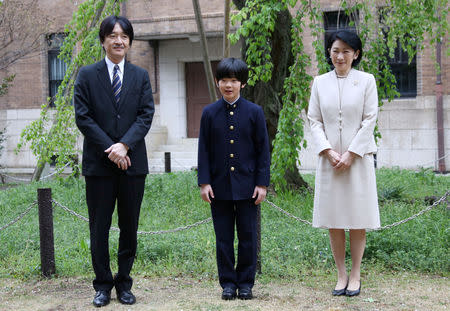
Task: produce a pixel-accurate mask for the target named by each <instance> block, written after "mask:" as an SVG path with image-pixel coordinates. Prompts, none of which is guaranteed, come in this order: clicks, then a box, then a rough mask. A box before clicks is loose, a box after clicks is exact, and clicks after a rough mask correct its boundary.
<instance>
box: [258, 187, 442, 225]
mask: <svg viewBox="0 0 450 311" xmlns="http://www.w3.org/2000/svg"><path fill="white" fill-rule="evenodd" d="M449 194H450V191H447V192H446V193H445V194H444V195H443V196H442V197H441V198H440V199H439V200H437V201H435V202H434V203H433V204H432V205H430V206H427V207H425V208H424V209H423V210H421V211H420V212H418V213H416V214H414V215H412V216H410V217H408V218H405V219H403V220H400V221H397V222H394V223H392V224H390V225H386V226H382V227H380V228H377V229H373V230H371V231H380V230H385V229H389V228H392V227H396V226H398V225H401V224H404V223H405V222H408V221H410V220H412V219H414V218H417V217H419V216H420V215H422V214H424V213H426V212H428V211H430V210H431V209H432V208H433V207H435V206H437V205H439V204H441V203H442V202H444V201H446V200H447V197H448V195H449ZM265 201H266V202H267V203H269V204H270V205H271V206H272V207H273V208H275V209H276V210H278V211H280V212H282V213H283V214H285V215H286V216H288V217H291V218H293V219H295V220H297V221H299V222H302V223H305V224H307V225H310V226H312V223H311V222H310V221H308V220H305V219H302V218H300V217H297V216H295V215H292V214H291V213H289V212H287V211H285V210H284V209H282V208H281V207H279V206H277V205H276V204H275V203H273V202H271V201H269V200H267V199H266V200H265Z"/></svg>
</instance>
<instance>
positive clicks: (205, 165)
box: [198, 58, 270, 300]
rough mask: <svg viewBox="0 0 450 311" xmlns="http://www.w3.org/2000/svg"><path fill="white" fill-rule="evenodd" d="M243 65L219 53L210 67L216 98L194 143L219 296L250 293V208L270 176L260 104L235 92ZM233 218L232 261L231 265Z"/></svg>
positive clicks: (252, 270) (252, 249)
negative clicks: (207, 206) (212, 239)
mask: <svg viewBox="0 0 450 311" xmlns="http://www.w3.org/2000/svg"><path fill="white" fill-rule="evenodd" d="M247 78H248V68H247V65H246V64H245V63H244V62H243V61H242V60H239V59H235V58H225V59H223V60H222V61H221V62H220V63H219V65H218V66H217V70H216V83H217V87H218V88H219V91H220V93H221V94H222V98H221V99H219V100H218V101H216V102H215V103H213V104H211V105H208V106H206V107H205V109H204V110H203V114H202V119H201V125H200V136H199V146H198V184H199V185H200V187H201V188H200V194H201V197H202V199H203V200H204V201H206V202H208V203H210V204H211V213H212V217H213V223H214V231H215V233H216V257H217V267H218V272H219V283H220V285H221V287H222V288H223V291H222V299H224V300H231V299H234V298H236V290H238V295H237V296H238V298H240V299H252V298H253V294H252V288H253V285H254V282H255V274H256V210H257V207H256V205H258V204H259V203H261V202H262V201H263V200H264V198H265V197H266V187H267V186H268V185H269V179H270V176H269V175H270V154H269V139H268V135H267V128H266V121H265V118H264V113H263V110H262V109H261V107H260V106H258V105H256V104H254V103H252V102H249V101H248V100H246V99H244V98H242V97H240V90H241V89H242V88H243V87H244V86H245V84H246V82H247ZM235 224H236V229H237V235H238V240H239V245H238V263H237V266H236V267H235V257H234V227H235Z"/></svg>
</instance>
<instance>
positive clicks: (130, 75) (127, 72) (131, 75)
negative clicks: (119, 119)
mask: <svg viewBox="0 0 450 311" xmlns="http://www.w3.org/2000/svg"><path fill="white" fill-rule="evenodd" d="M123 71H124V73H123V81H122V90H121V92H120V100H119V111H121V110H122V109H123V108H124V106H125V98H126V97H127V93H128V91H129V90H130V87H131V86H132V85H134V83H135V80H136V75H135V72H134V67H133V66H129V65H128V62H126V61H125V66H124V69H123Z"/></svg>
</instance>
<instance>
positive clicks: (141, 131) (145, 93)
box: [73, 60, 155, 176]
mask: <svg viewBox="0 0 450 311" xmlns="http://www.w3.org/2000/svg"><path fill="white" fill-rule="evenodd" d="M73 99H74V107H75V120H76V124H77V126H78V128H79V129H80V131H81V133H82V134H83V135H84V143H83V161H82V167H83V169H82V173H83V175H85V176H110V175H112V174H114V173H117V172H120V169H119V168H117V166H116V164H114V163H113V162H112V161H110V160H109V159H108V154H106V153H105V152H104V151H105V150H106V149H107V148H109V147H110V146H111V145H113V144H115V143H118V142H122V143H125V144H126V145H127V146H128V147H129V148H130V149H129V150H128V156H129V157H130V160H131V166H130V167H129V168H128V169H127V170H126V174H127V175H143V174H147V173H148V162H147V152H146V147H145V141H144V138H145V135H146V134H147V133H148V131H149V129H150V126H151V123H152V119H153V114H154V111H155V108H154V103H153V95H152V89H151V85H150V79H149V77H148V73H147V71H146V70H144V69H142V68H140V67H137V66H135V65H133V64H130V63H128V62H125V66H124V76H123V82H122V91H121V96H120V101H119V103H118V104H116V102H115V99H114V95H113V91H112V86H111V79H110V77H109V73H108V68H107V65H106V62H105V60H101V61H99V62H97V63H95V64H92V65H88V66H85V67H83V68H81V70H80V72H79V74H78V77H77V80H76V82H75V89H74V97H73Z"/></svg>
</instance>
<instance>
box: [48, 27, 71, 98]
mask: <svg viewBox="0 0 450 311" xmlns="http://www.w3.org/2000/svg"><path fill="white" fill-rule="evenodd" d="M64 37H65V35H64V34H61V33H57V34H51V35H49V36H48V37H47V43H48V46H49V49H48V85H49V97H50V106H54V104H53V102H54V99H55V96H56V94H57V93H58V87H59V86H60V85H61V82H62V81H63V79H64V75H65V74H66V70H67V64H66V63H65V62H64V61H63V60H61V59H59V58H58V55H59V53H60V51H61V46H62V43H63V41H64Z"/></svg>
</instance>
